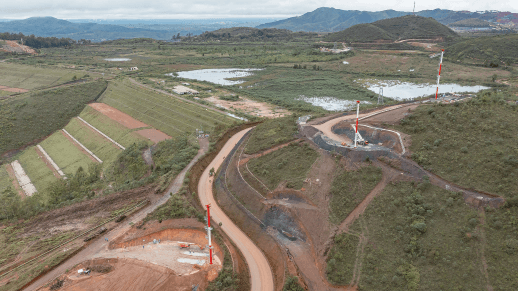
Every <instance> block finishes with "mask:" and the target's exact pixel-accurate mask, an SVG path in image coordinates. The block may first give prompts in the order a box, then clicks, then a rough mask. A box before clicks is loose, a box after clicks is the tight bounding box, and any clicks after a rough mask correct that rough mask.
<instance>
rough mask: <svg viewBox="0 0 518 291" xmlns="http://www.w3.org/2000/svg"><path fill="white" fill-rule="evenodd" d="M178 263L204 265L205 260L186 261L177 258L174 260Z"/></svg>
mask: <svg viewBox="0 0 518 291" xmlns="http://www.w3.org/2000/svg"><path fill="white" fill-rule="evenodd" d="M176 260H177V261H178V262H180V263H186V264H191V265H200V266H203V265H205V260H195V259H186V258H178V259H176Z"/></svg>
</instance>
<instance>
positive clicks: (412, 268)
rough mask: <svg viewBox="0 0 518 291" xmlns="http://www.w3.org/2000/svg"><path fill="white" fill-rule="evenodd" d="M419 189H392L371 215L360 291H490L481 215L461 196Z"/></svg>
mask: <svg viewBox="0 0 518 291" xmlns="http://www.w3.org/2000/svg"><path fill="white" fill-rule="evenodd" d="M414 185H415V184H413V183H410V182H400V183H396V184H389V185H388V186H387V187H386V188H385V190H384V191H383V193H382V194H381V195H379V196H377V197H376V198H375V199H374V201H373V202H372V203H371V204H370V205H369V206H368V208H367V209H366V212H365V214H364V220H365V224H366V227H365V229H368V232H366V234H367V239H368V243H367V245H366V246H365V259H364V261H363V265H362V270H361V279H360V289H361V290H423V291H424V290H473V291H475V290H487V289H486V286H485V278H484V275H483V273H482V271H481V269H482V262H481V258H480V250H481V247H482V245H481V243H480V239H479V238H478V237H477V233H476V227H477V225H478V224H479V220H478V214H477V211H476V210H474V209H472V208H470V207H469V206H467V205H465V204H464V201H463V199H462V197H461V196H460V195H459V194H457V193H453V192H449V191H446V190H443V189H440V188H438V187H436V186H432V185H430V184H429V183H423V184H419V185H417V186H414ZM515 274H516V273H515ZM495 290H496V289H495Z"/></svg>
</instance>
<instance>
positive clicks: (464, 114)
mask: <svg viewBox="0 0 518 291" xmlns="http://www.w3.org/2000/svg"><path fill="white" fill-rule="evenodd" d="M479 96H480V97H478V98H477V99H473V100H472V101H469V102H467V103H461V104H459V103H456V105H455V106H453V105H451V106H449V105H435V106H420V107H418V108H417V109H416V110H415V111H414V113H413V114H412V115H410V116H407V117H406V118H405V119H403V120H402V121H401V125H400V126H397V127H396V128H398V129H399V130H401V131H403V132H405V133H407V134H410V135H411V136H412V145H411V147H410V150H411V151H412V153H413V154H412V159H414V160H415V161H416V162H418V163H419V164H420V165H422V166H424V167H425V168H427V169H428V170H431V171H432V172H434V173H436V174H438V175H439V176H441V177H444V178H445V179H447V180H450V181H452V182H454V183H457V184H460V185H462V186H465V187H472V188H475V189H480V190H483V191H487V192H490V193H494V194H498V195H501V196H504V197H506V198H511V197H516V195H517V194H518V180H517V179H516V176H517V175H518V167H517V166H518V153H517V152H516V145H517V144H518V124H517V123H516V122H514V121H515V120H517V118H518V111H517V109H518V108H517V107H516V106H512V105H508V104H507V103H506V102H504V101H503V100H504V99H505V98H506V96H504V94H501V93H499V94H479Z"/></svg>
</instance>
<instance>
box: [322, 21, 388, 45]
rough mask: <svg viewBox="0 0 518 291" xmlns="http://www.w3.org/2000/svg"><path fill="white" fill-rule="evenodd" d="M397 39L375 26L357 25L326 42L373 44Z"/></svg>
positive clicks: (335, 34)
mask: <svg viewBox="0 0 518 291" xmlns="http://www.w3.org/2000/svg"><path fill="white" fill-rule="evenodd" d="M394 39H395V37H394V36H393V35H391V34H390V33H388V32H386V31H385V30H383V29H381V28H379V27H377V26H376V25H374V24H370V23H366V24H357V25H355V26H352V27H350V28H348V29H345V30H342V31H339V32H335V33H331V34H329V35H328V36H327V37H326V41H347V42H366V41H367V42H371V41H376V40H394Z"/></svg>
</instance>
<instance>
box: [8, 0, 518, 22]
mask: <svg viewBox="0 0 518 291" xmlns="http://www.w3.org/2000/svg"><path fill="white" fill-rule="evenodd" d="M413 5H414V1H413V0H366V1H365V0H364V1H360V0H352V1H344V0H321V1H315V0H262V1H258V0H253V1H252V0H244V1H243V0H220V1H214V0H189V1H180V0H151V1H142V0H108V1H106V0H86V1H85V0H1V4H0V19H23V18H28V17H32V16H54V17H57V18H63V19H153V18H154V19H182V18H225V17H265V16H271V17H276V18H278V17H291V16H296V15H302V14H304V13H306V12H309V11H313V10H315V9H316V8H319V7H333V8H337V9H344V10H367V11H380V10H386V9H394V10H398V11H412V8H413ZM436 8H441V9H451V10H470V11H476V10H500V11H511V12H518V1H517V0H500V1H494V0H493V1H490V0H436V1H423V0H417V1H416V11H420V10H427V9H436Z"/></svg>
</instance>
